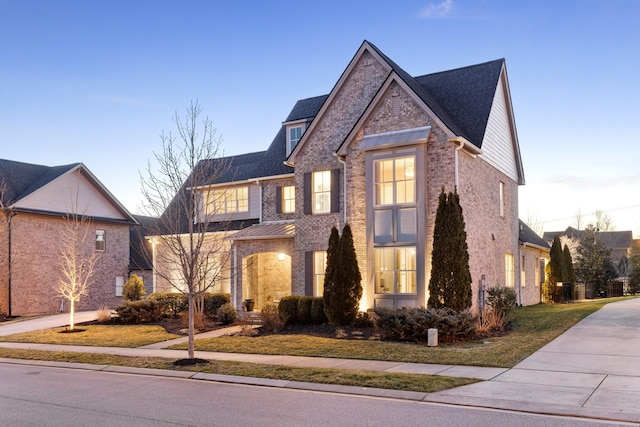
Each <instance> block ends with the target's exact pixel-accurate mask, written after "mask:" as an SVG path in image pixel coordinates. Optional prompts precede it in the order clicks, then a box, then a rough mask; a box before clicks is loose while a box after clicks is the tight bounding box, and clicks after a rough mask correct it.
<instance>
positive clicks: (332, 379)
mask: <svg viewBox="0 0 640 427" xmlns="http://www.w3.org/2000/svg"><path fill="white" fill-rule="evenodd" d="M0 357H1V358H12V359H26V360H47V361H56V362H71V363H89V364H94V365H110V366H129V367H135V368H153V369H169V370H182V371H192V372H206V373H215V374H221V375H236V376H243V377H255V378H269V379H277V380H288V381H302V382H312V383H321V384H335V385H345V386H356V387H369V388H384V389H390V390H406V391H416V392H423V393H434V392H438V391H442V390H447V389H450V388H453V387H459V386H462V385H465V384H471V383H474V382H478V381H479V380H475V379H469V378H456V377H445V376H438V375H422V374H400V373H384V372H375V371H352V370H341V369H328V368H303V367H291V366H274V365H264V364H254V363H244V362H228V361H210V363H208V364H204V365H195V366H189V367H176V366H174V365H173V363H172V362H173V360H172V359H166V358H159V357H153V358H152V357H128V356H115V355H106V354H93V353H73V352H49V351H39V350H20V349H7V348H0Z"/></svg>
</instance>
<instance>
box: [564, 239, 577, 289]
mask: <svg viewBox="0 0 640 427" xmlns="http://www.w3.org/2000/svg"><path fill="white" fill-rule="evenodd" d="M562 261H563V267H562V271H563V272H564V277H563V278H562V281H563V282H567V283H571V284H572V285H573V284H575V283H576V271H575V269H574V268H573V259H572V258H571V251H570V250H569V247H568V246H567V245H564V250H563V251H562Z"/></svg>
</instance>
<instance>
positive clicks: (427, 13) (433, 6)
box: [420, 0, 453, 19]
mask: <svg viewBox="0 0 640 427" xmlns="http://www.w3.org/2000/svg"><path fill="white" fill-rule="evenodd" d="M452 9H453V0H443V1H442V2H440V3H430V4H428V5H427V6H425V7H424V8H423V9H422V10H421V11H420V16H421V17H423V18H427V19H430V18H444V17H446V16H447V15H449V13H451V10H452Z"/></svg>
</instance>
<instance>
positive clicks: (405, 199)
mask: <svg viewBox="0 0 640 427" xmlns="http://www.w3.org/2000/svg"><path fill="white" fill-rule="evenodd" d="M375 180H376V181H375V187H376V188H375V204H376V205H377V206H383V205H398V204H404V203H415V201H416V178H415V157H413V156H410V157H399V158H396V159H387V160H378V161H376V162H375Z"/></svg>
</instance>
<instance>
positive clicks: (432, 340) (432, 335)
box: [427, 328, 438, 347]
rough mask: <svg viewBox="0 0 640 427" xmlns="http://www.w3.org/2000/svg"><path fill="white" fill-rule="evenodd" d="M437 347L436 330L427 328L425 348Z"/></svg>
mask: <svg viewBox="0 0 640 427" xmlns="http://www.w3.org/2000/svg"><path fill="white" fill-rule="evenodd" d="M437 346H438V330H437V329H436V328H429V329H428V330H427V347H437Z"/></svg>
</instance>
